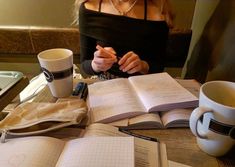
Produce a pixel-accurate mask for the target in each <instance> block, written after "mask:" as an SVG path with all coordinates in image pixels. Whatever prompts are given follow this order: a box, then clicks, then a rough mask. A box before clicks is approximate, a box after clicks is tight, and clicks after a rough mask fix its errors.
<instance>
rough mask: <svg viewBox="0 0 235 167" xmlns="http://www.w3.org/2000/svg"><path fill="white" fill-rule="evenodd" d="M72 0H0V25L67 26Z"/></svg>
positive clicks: (70, 17) (70, 21)
mask: <svg viewBox="0 0 235 167" xmlns="http://www.w3.org/2000/svg"><path fill="white" fill-rule="evenodd" d="M73 2H74V0H0V11H1V12H0V25H1V26H2V25H4V26H6V25H10V26H12V25H17V26H52V27H68V26H70V25H71V23H72V20H73V19H72V12H73Z"/></svg>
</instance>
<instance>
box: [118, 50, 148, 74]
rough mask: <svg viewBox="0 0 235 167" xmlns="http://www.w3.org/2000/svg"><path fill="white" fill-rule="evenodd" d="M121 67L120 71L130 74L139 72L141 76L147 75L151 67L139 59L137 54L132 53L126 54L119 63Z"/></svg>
mask: <svg viewBox="0 0 235 167" xmlns="http://www.w3.org/2000/svg"><path fill="white" fill-rule="evenodd" d="M118 64H119V65H120V67H119V69H120V70H121V71H123V72H127V73H128V74H133V73H136V72H139V73H141V74H147V73H148V70H149V65H148V63H147V62H146V61H143V60H141V59H140V58H139V56H138V55H137V54H135V53H134V52H132V51H130V52H128V53H127V54H125V55H124V56H123V57H122V58H121V59H120V60H119V62H118Z"/></svg>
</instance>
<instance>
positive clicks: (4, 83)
mask: <svg viewBox="0 0 235 167" xmlns="http://www.w3.org/2000/svg"><path fill="white" fill-rule="evenodd" d="M22 77H23V73H21V72H18V71H0V97H1V96H2V95H3V94H4V93H5V92H6V91H8V90H9V89H10V88H12V87H13V86H14V85H15V84H16V83H17V82H18V81H20V80H21V79H22Z"/></svg>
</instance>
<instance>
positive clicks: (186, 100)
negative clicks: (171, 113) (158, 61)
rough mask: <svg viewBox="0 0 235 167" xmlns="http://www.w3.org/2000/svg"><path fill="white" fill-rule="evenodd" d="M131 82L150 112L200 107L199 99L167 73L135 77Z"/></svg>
mask: <svg viewBox="0 0 235 167" xmlns="http://www.w3.org/2000/svg"><path fill="white" fill-rule="evenodd" d="M129 80H130V83H131V84H132V86H133V87H134V89H135V91H136V93H137V94H138V97H139V98H140V99H141V101H142V103H143V105H144V106H145V108H146V109H147V110H148V111H149V112H154V111H155V112H156V111H167V110H171V109H175V108H187V107H194V106H196V105H198V98H197V97H196V96H194V95H193V94H191V93H190V92H189V91H188V90H186V89H185V88H184V87H182V86H181V85H180V84H179V83H178V82H176V81H175V80H174V79H173V78H172V77H171V76H170V75H169V74H167V73H165V72H164V73H157V74H149V75H140V76H133V77H129Z"/></svg>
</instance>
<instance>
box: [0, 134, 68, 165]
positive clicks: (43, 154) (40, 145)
mask: <svg viewBox="0 0 235 167" xmlns="http://www.w3.org/2000/svg"><path fill="white" fill-rule="evenodd" d="M64 144H65V142H64V141H62V140H59V139H56V138H51V137H38V136H37V137H24V138H15V139H10V140H7V141H6V143H0V166H2V167H16V166H23V167H52V166H55V164H56V162H57V160H58V158H59V156H60V154H61V152H62V150H63V148H64Z"/></svg>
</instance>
